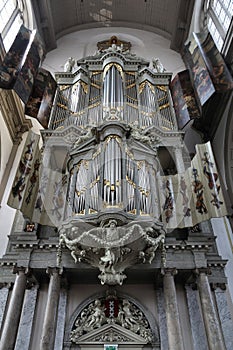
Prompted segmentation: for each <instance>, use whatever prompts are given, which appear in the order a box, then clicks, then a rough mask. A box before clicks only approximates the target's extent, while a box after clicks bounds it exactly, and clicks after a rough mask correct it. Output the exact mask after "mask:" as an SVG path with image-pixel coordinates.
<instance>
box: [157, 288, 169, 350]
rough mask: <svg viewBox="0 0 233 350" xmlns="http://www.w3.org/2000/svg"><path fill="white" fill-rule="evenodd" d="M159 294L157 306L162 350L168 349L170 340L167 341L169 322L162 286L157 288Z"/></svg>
mask: <svg viewBox="0 0 233 350" xmlns="http://www.w3.org/2000/svg"><path fill="white" fill-rule="evenodd" d="M156 296H157V306H158V314H159V334H160V342H161V350H168V341H167V322H166V313H165V310H164V295H163V290H162V289H161V288H159V289H157V290H156Z"/></svg>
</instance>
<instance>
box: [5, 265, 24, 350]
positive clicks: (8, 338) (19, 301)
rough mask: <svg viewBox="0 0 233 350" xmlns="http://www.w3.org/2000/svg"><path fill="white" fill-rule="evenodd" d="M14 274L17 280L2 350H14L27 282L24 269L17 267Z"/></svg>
mask: <svg viewBox="0 0 233 350" xmlns="http://www.w3.org/2000/svg"><path fill="white" fill-rule="evenodd" d="M13 272H14V273H16V279H15V283H14V287H13V290H12V294H11V298H10V302H9V306H8V310H7V314H6V318H5V322H4V326H3V330H2V337H1V344H0V350H13V349H14V344H15V339H16V335H17V331H18V325H19V320H20V315H21V310H22V305H23V298H24V292H25V288H26V282H27V276H26V273H25V268H24V267H15V268H14V270H13Z"/></svg>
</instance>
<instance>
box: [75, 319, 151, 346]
mask: <svg viewBox="0 0 233 350" xmlns="http://www.w3.org/2000/svg"><path fill="white" fill-rule="evenodd" d="M108 342H109V343H110V342H111V343H113V342H114V343H117V344H138V345H142V344H147V341H146V340H145V339H144V338H142V337H141V336H140V335H138V334H135V333H133V332H131V331H130V330H129V329H125V328H123V327H121V326H119V325H117V324H107V325H104V326H103V327H100V328H98V329H95V330H93V331H91V332H88V333H87V334H84V335H82V336H81V337H80V338H79V339H78V341H76V343H77V344H93V343H95V344H96V343H100V344H104V343H108Z"/></svg>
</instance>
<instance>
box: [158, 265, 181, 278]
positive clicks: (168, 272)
mask: <svg viewBox="0 0 233 350" xmlns="http://www.w3.org/2000/svg"><path fill="white" fill-rule="evenodd" d="M177 274H178V270H177V269H176V268H175V267H172V268H168V267H167V268H165V269H161V275H163V276H165V275H171V276H175V275H177Z"/></svg>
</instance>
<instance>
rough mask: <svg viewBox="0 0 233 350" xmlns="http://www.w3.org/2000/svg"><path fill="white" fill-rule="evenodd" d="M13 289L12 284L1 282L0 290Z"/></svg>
mask: <svg viewBox="0 0 233 350" xmlns="http://www.w3.org/2000/svg"><path fill="white" fill-rule="evenodd" d="M12 287H13V283H12V282H0V289H2V288H7V289H9V290H11V289H12Z"/></svg>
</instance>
